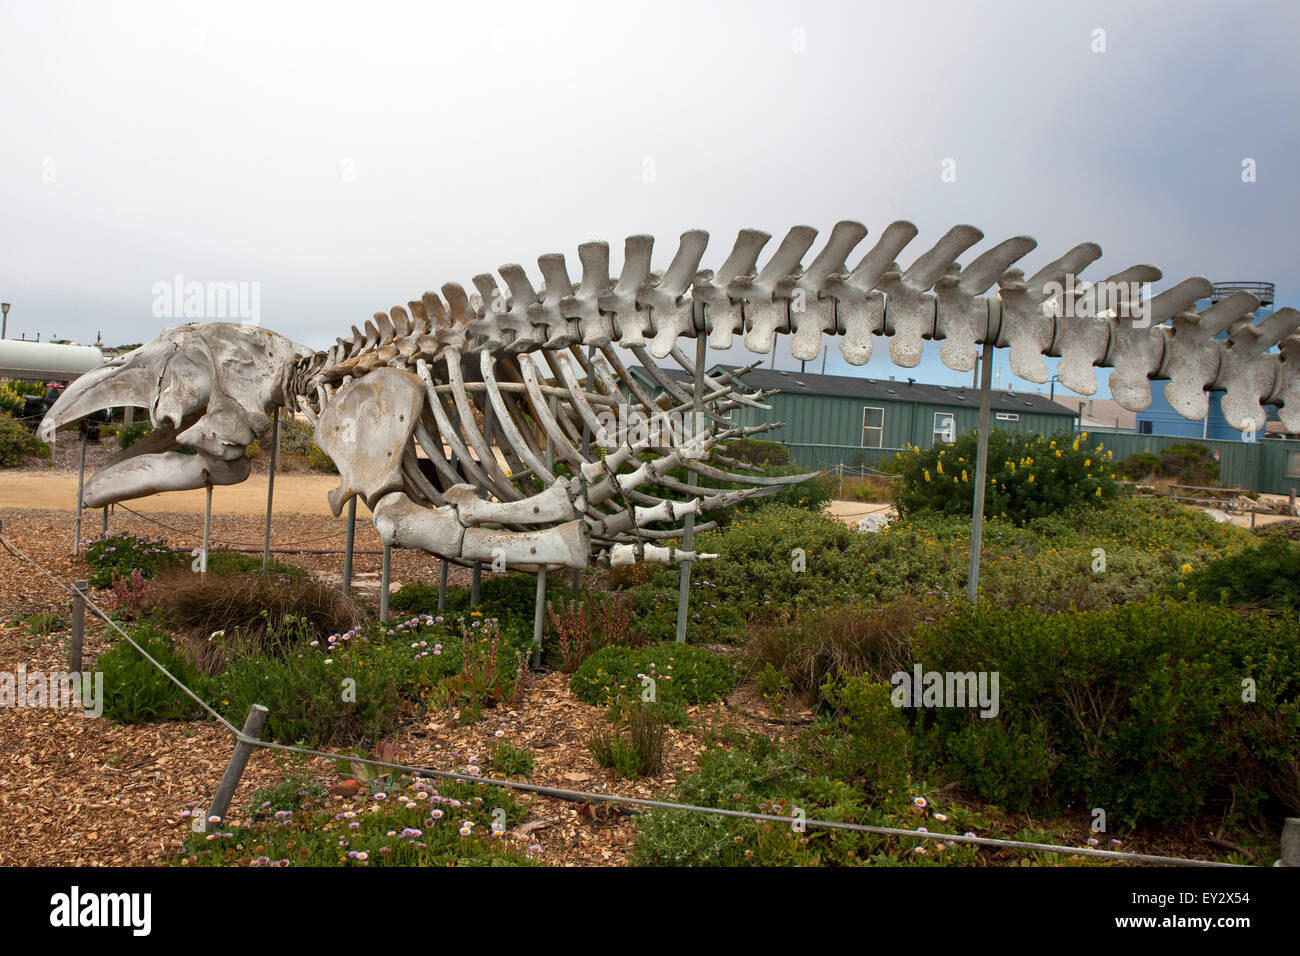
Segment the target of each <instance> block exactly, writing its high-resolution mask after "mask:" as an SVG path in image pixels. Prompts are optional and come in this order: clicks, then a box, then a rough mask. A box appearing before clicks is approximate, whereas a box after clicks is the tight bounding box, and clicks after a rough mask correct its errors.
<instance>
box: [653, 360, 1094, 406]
mask: <svg viewBox="0 0 1300 956" xmlns="http://www.w3.org/2000/svg"><path fill="white" fill-rule="evenodd" d="M741 367H742V366H738V365H715V366H713V367H712V369H710V374H716V372H717V371H718V370H719V369H725V370H726V371H728V372H734V371H736V369H738V368H741ZM631 371H633V372H635V373H637V374H638V375H639V376H640V377H641V378H642V379H643V380H648V379H649V373H647V372H646V370H645V369H644V368H642V367H641V366H639V365H634V366H632V367H631ZM660 371H661V372H663V374H665V375H666V376H668V377H669V378H671V379H672V380H673V381H676V382H689V381H690V380H691V375H690V373H689V372H687V371H685V370H684V369H679V368H676V369H674V368H661V369H660ZM743 381H744V382H745V384H746V385H748V386H749V387H750V388H751V389H765V390H766V389H772V388H778V389H780V390H781V391H782V392H785V393H787V394H791V395H835V396H837V397H842V398H843V397H851V398H876V399H882V400H885V401H891V402H916V403H918V404H921V405H944V406H947V407H950V408H973V409H976V410H978V409H979V407H980V393H979V392H978V391H977V390H976V389H973V388H969V387H967V386H965V385H925V384H923V383H921V382H917V383H915V384H912V383H909V382H907V381H901V382H899V381H887V380H883V379H878V378H857V377H856V376H853V375H815V374H812V373H811V372H786V371H782V370H780V369H770V368H756V369H752V370H750V371H749V372H746V373H745V375H744V379H743ZM992 409H993V411H995V412H1022V411H1023V412H1034V413H1037V414H1040V415H1062V416H1066V417H1069V418H1073V417H1074V416H1075V414H1076V412H1075V411H1074V410H1073V409H1070V408H1067V407H1065V406H1064V405H1061V404H1059V403H1057V402H1053V401H1050V400H1049V399H1048V398H1047V397H1046V396H1044V395H1039V394H1037V393H1036V392H1011V391H1006V390H1005V389H997V388H995V389H994V390H993V394H992Z"/></svg>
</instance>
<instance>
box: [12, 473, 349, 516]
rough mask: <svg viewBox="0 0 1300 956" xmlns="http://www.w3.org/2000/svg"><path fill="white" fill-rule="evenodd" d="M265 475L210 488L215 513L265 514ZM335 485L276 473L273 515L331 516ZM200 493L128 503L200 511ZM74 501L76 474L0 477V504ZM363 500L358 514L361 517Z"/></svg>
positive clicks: (44, 505) (70, 504)
mask: <svg viewBox="0 0 1300 956" xmlns="http://www.w3.org/2000/svg"><path fill="white" fill-rule="evenodd" d="M266 481H267V478H266V475H252V476H250V477H249V478H248V480H247V481H244V482H241V483H240V484H237V485H221V486H218V487H217V488H214V489H213V491H212V510H213V512H214V513H216V514H239V515H251V514H261V515H264V514H266ZM338 483H339V479H338V476H336V475H276V476H275V512H276V514H282V513H283V514H330V507H329V502H328V501H327V500H326V497H325V496H326V495H327V494H328V493H329V491H330V489H331V488H333V487H335V486H336V485H337V484H338ZM203 495H204V492H203V491H202V490H201V489H200V490H198V491H169V492H166V493H165V494H160V495H150V496H149V497H147V498H139V499H137V500H135V501H132V502H129V504H130V506H131V507H132V508H133V509H135V510H136V511H170V512H183V513H186V514H195V513H198V514H202V512H203ZM76 503H77V475H76V472H73V473H71V474H69V473H66V472H48V473H45V474H41V473H40V472H31V471H27V472H8V473H5V474H2V475H0V508H41V509H57V510H66V511H72V510H73V509H74V508H75V507H76ZM366 514H368V512H367V511H366V506H365V503H364V502H363V503H362V504H361V505H360V506H359V508H358V518H360V517H361V516H362V515H366Z"/></svg>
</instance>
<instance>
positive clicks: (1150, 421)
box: [1137, 299, 1275, 441]
mask: <svg viewBox="0 0 1300 956" xmlns="http://www.w3.org/2000/svg"><path fill="white" fill-rule="evenodd" d="M1209 305H1210V300H1209V299H1202V300H1201V301H1199V302H1197V303H1196V310H1197V311H1198V312H1199V311H1201V310H1203V309H1206V308H1209ZM1272 311H1273V309H1272V308H1271V307H1267V308H1261V309H1257V310H1256V312H1255V321H1256V322H1259V321H1260V320H1261V319H1264V318H1265V317H1267V316H1268V315H1269V314H1270V313H1271V312H1272ZM1227 337H1228V334H1227V333H1226V332H1222V333H1220V334H1219V335H1218V338H1220V339H1225V340H1226V339H1227ZM1165 384H1166V383H1165V382H1152V383H1151V405H1150V406H1149V407H1148V408H1147V409H1146V410H1145V411H1141V412H1138V413H1137V433H1138V434H1139V435H1172V436H1176V437H1182V438H1201V437H1205V438H1213V439H1216V440H1218V441H1261V440H1263V438H1264V431H1265V430H1264V429H1263V428H1261V429H1260V430H1259V431H1257V432H1256V433H1255V434H1254V435H1253V436H1243V435H1242V433H1241V432H1240V431H1239V430H1238V429H1236V428H1233V427H1232V426H1231V425H1229V424H1228V423H1227V421H1226V420H1225V419H1224V417H1223V409H1222V408H1221V402H1222V399H1223V393H1222V392H1211V393H1210V412H1209V421H1208V423H1207V422H1206V420H1205V419H1199V420H1197V421H1188V420H1187V419H1186V418H1183V416H1181V415H1179V414H1178V413H1177V412H1176V411H1174V410H1173V408H1172V407H1171V406H1170V404H1169V403H1168V402H1167V401H1165ZM1269 417H1270V418H1271V417H1275V416H1272V415H1270V416H1269Z"/></svg>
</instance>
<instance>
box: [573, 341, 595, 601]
mask: <svg viewBox="0 0 1300 956" xmlns="http://www.w3.org/2000/svg"><path fill="white" fill-rule="evenodd" d="M595 356H596V347H595V346H594V345H588V346H587V358H586V361H584V362H583V363H582V371H583V379H582V387H583V388H585V389H586V390H587V391H589V392H590V391H591V390H592V388H591V365H592V362H593V361H594V360H595ZM590 457H591V426H590V425H588V424H587V420H586V419H585V418H584V419H583V420H582V458H583V460H584V461H586V460H589V459H590ZM578 478H579V479H580V480H581V481H582V494H583V496H584V497H585V496H586V494H587V478H586V476H585V475H583V474H582V471H581V470H579V472H578ZM581 590H582V572H581V571H579V570H578V569H577V568H574V569H573V599H574V600H575V601H576V600H577V599H578V593H579V592H580V591H581Z"/></svg>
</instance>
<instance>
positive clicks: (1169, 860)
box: [0, 535, 1241, 867]
mask: <svg viewBox="0 0 1300 956" xmlns="http://www.w3.org/2000/svg"><path fill="white" fill-rule="evenodd" d="M0 544H3V545H4V546H5V548H6V549H8V550H9V551H10V552H11V553H13V554H14V555H16V556H17V557H19V558H21V559H22V560H24V561H26V562H27V563H28V564H30V565H32V566H33V567H34V568H36V569H37V570H38V571H40V572H41V573H42V574H43V575H45V577H47V578H49V579H50V580H51V581H52V582H54V583H55V584H56V585H58V586H59V587H60V588H62V589H63V590H65V591H67V592H68V593H69V594H74V595H75V594H81V596H82V598H83V599H84V600H85V601H86V604H87V606H88V607H90V608H91V609H92V610H93V611H94V612H95V613H96V614H97V615H98V616H99V617H100V618H101V619H102V620H104V621H105V622H106V623H107V624H108V625H109V626H110V627H112V628H113V630H115V631H117V632H118V634H120V635H121V636H122V637H123V638H125V639H126V640H127V641H128V642H129V643H130V644H131V646H132V647H134V648H135V649H136V650H137V651H139V652H140V654H141V655H142V656H143V657H144V658H145V660H147V661H149V663H151V664H153V666H154V667H156V668H158V670H160V671H161V672H162V673H163V674H164V675H166V677H167V678H168V679H169V680H170V681H171V682H172V683H173V684H175V685H176V686H177V687H179V688H180V689H181V690H182V691H184V692H185V694H186V695H188V696H189V697H190V698H191V699H192V700H194V701H195V703H197V704H198V705H199V706H200V707H202V708H203V709H204V710H206V711H207V712H208V713H209V714H211V715H212V716H213V717H214V718H216V720H217V721H218V722H219V723H221V724H222V725H223V726H224V727H226V729H228V730H229V731H230V732H231V733H232V734H234V736H235V739H236V741H238V742H239V743H241V744H244V745H246V746H249V747H261V748H264V749H267V750H281V751H285V752H286V753H296V754H302V755H303V756H307V757H321V758H324V759H326V760H341V761H345V762H347V763H360V764H364V765H366V766H371V767H380V768H384V769H388V770H399V771H402V772H403V773H412V774H416V775H419V776H424V777H435V778H438V779H443V780H457V781H461V782H464V783H482V784H488V785H491V786H496V787H501V788H503V789H507V790H516V791H519V792H522V793H535V794H538V795H539V796H547V797H554V798H558V799H562V800H572V801H577V802H582V803H592V802H596V803H616V804H626V805H628V806H634V807H644V808H646V809H650V810H684V811H687V812H690V813H709V814H713V815H714V816H723V817H732V818H733V819H740V820H753V821H755V822H767V823H780V824H799V825H803V826H813V827H821V828H824V829H828V830H844V831H848V832H851V833H871V834H876V835H877V836H892V837H908V838H911V839H914V840H915V839H920V840H940V841H949V842H952V843H968V844H972V845H976V846H989V847H998V848H1003V849H1013V850H1016V849H1019V850H1033V851H1036V852H1040V853H1060V854H1065V855H1068V856H1087V857H1094V858H1097V859H1105V860H1129V861H1135V862H1139V863H1152V864H1161V865H1168V866H1214V867H1238V866H1241V864H1237V863H1220V862H1217V861H1213V860H1192V859H1186V858H1183V857H1176V856H1153V855H1150V854H1145V853H1125V852H1121V851H1118V850H1095V849H1093V848H1091V847H1073V846H1058V845H1056V844H1052V843H1027V842H1022V841H1019V840H1000V839H997V838H995V837H977V836H959V835H958V834H955V833H930V832H920V831H917V830H903V829H899V828H897V827H880V826H871V825H869V824H865V823H845V822H841V821H836V820H818V819H807V818H804V817H788V816H778V815H776V814H771V813H755V812H753V811H750V810H727V809H724V808H722V807H705V806H700V805H698V804H691V803H676V802H673V801H669V800H650V799H647V798H643V797H626V796H621V795H619V794H611V793H596V792H593V791H589V790H567V789H563V788H559V787H545V786H541V785H539V784H532V783H523V782H521V781H517V780H501V779H498V778H495V777H480V776H475V775H473V774H465V773H457V772H455V771H451V770H434V769H432V768H430V767H417V766H413V765H411V764H402V763H394V762H391V761H387V760H372V759H370V758H367V757H357V756H354V755H352V754H338V753H330V752H329V751H325V750H313V749H311V748H307V747H294V746H290V745H289V744H280V743H276V742H274V741H270V740H261V739H259V738H257V737H250V736H248V735H247V734H245V733H244V732H243V731H242V730H239V729H238V728H236V727H235V725H234V724H232V723H230V721H228V720H226V719H225V718H224V717H222V716H221V714H219V713H217V711H216V710H214V709H213V708H212V707H211V706H209V705H208V704H207V702H206V701H204V700H203V699H202V698H200V697H199V696H198V695H197V694H195V693H194V692H193V691H192V690H190V689H189V688H188V687H186V686H185V685H184V684H183V683H182V682H181V681H180V680H178V679H177V678H176V677H175V676H174V675H173V674H172V673H171V672H170V671H168V670H167V668H165V667H163V666H162V665H161V664H159V663H158V662H157V661H156V660H154V659H153V657H151V656H150V655H149V654H148V653H147V652H146V651H145V650H144V649H143V648H142V647H140V645H139V644H137V643H136V642H135V641H134V640H133V639H132V638H131V636H130V635H129V634H127V633H126V632H125V631H124V630H122V628H120V627H119V626H118V625H117V623H116V622H115V621H112V620H110V619H109V617H108V615H107V614H105V613H104V612H103V611H102V610H100V608H99V607H98V606H97V605H96V604H95V603H94V602H93V601H92V600H91V599H90V598H89V597H88V596H87V595H85V594H84V593H82V592H79V591H77V590H76V589H75V588H70V587H68V586H67V585H66V584H64V583H63V582H62V581H60V580H59V579H58V578H57V577H55V576H54V575H53V574H51V573H50V572H49V571H47V570H45V568H44V567H42V566H41V565H40V564H38V563H37V562H36V561H34V560H32V559H31V558H30V557H28V556H27V555H26V554H25V553H24V552H23V551H22V550H21V549H20V548H18V547H17V545H15V544H13V543H12V542H10V541H9V540H8V539H7V538H6V537H4V535H0Z"/></svg>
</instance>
